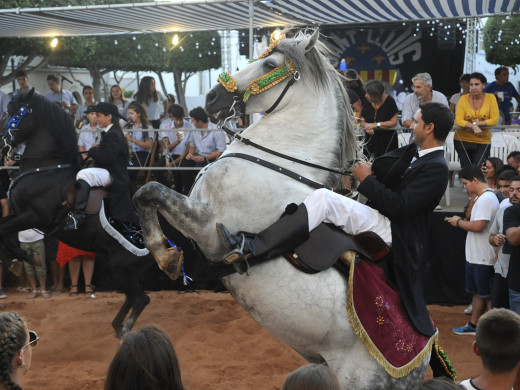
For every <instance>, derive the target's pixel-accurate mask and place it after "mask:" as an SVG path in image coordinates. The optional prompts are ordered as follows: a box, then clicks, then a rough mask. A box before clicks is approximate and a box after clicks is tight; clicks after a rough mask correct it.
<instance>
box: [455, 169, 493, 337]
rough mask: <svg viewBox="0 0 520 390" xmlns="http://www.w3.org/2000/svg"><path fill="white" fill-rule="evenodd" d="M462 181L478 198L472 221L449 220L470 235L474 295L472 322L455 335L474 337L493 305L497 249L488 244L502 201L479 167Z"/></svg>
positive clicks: (462, 174)
mask: <svg viewBox="0 0 520 390" xmlns="http://www.w3.org/2000/svg"><path fill="white" fill-rule="evenodd" d="M459 178H460V180H461V181H462V184H464V188H466V189H467V191H468V193H469V194H470V195H473V196H475V199H474V203H473V207H472V209H471V217H470V220H469V221H466V220H464V219H463V218H462V217H460V216H456V215H455V216H453V217H449V218H446V221H447V222H449V223H450V224H451V225H453V226H456V227H459V228H461V229H463V230H466V231H467V232H468V234H467V236H466V250H465V252H466V291H467V292H468V293H470V294H472V295H473V299H472V304H473V313H472V314H471V320H470V321H469V322H468V323H467V324H466V325H464V326H461V327H458V328H454V329H453V331H454V332H455V333H456V334H471V335H474V334H475V331H476V327H477V323H478V320H479V318H480V316H481V315H482V314H484V312H485V311H486V309H487V308H489V307H490V304H491V280H492V279H493V275H494V268H493V264H494V262H495V250H494V248H493V247H492V246H491V244H490V243H489V241H488V239H489V229H490V228H491V224H492V222H493V220H494V218H495V214H496V212H497V211H498V207H499V202H498V198H497V197H496V195H495V193H494V192H493V190H492V189H491V188H489V187H488V185H487V183H486V179H485V178H484V175H483V174H482V171H481V170H480V167H478V166H475V165H468V166H466V167H464V168H462V170H461V171H460V172H459Z"/></svg>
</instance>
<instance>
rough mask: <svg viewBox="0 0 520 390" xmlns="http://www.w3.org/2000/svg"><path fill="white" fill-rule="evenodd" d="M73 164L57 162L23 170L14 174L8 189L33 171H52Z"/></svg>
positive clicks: (69, 166) (70, 166)
mask: <svg viewBox="0 0 520 390" xmlns="http://www.w3.org/2000/svg"><path fill="white" fill-rule="evenodd" d="M73 167H74V165H72V164H57V165H50V166H48V167H41V168H34V169H31V170H29V171H25V172H22V173H20V174H19V175H18V176H16V177H15V178H14V179H13V181H11V184H10V185H9V191H11V190H12V188H13V187H14V185H15V184H16V183H18V181H19V180H20V179H21V178H23V177H25V176H28V175H32V174H34V173H41V172H47V171H54V170H56V169H63V168H73Z"/></svg>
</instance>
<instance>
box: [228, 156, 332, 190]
mask: <svg viewBox="0 0 520 390" xmlns="http://www.w3.org/2000/svg"><path fill="white" fill-rule="evenodd" d="M226 157H236V158H241V159H243V160H247V161H251V162H254V163H255V164H258V165H261V166H263V167H266V168H269V169H271V170H273V171H275V172H278V173H281V174H283V175H285V176H289V177H290V178H292V179H294V180H298V181H299V182H301V183H304V184H307V185H308V186H311V187H313V188H326V189H328V190H332V188H331V187H329V186H326V185H324V184H320V183H317V182H315V181H313V180H310V179H307V178H306V177H303V176H301V175H299V174H297V173H295V172H293V171H290V170H288V169H285V168H282V167H280V166H278V165H276V164H273V163H271V162H269V161H266V160H262V159H261V158H258V157H253V156H250V155H248V154H243V153H229V154H225V155H223V156H221V157H220V158H219V160H222V159H223V158H226Z"/></svg>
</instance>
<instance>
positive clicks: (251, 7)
mask: <svg viewBox="0 0 520 390" xmlns="http://www.w3.org/2000/svg"><path fill="white" fill-rule="evenodd" d="M254 16H255V8H254V5H253V0H249V59H250V60H251V59H253V56H254V47H253V42H254V39H253V38H254V37H253V33H254V32H253V19H254ZM252 124H253V115H252V114H250V115H249V125H252Z"/></svg>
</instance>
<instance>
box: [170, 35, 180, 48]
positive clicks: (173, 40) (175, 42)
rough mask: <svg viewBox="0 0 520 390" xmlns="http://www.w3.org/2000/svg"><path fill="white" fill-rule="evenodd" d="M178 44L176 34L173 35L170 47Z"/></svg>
mask: <svg viewBox="0 0 520 390" xmlns="http://www.w3.org/2000/svg"><path fill="white" fill-rule="evenodd" d="M178 43H179V36H178V35H177V34H175V35H174V36H173V38H172V45H173V46H177V44H178Z"/></svg>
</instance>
